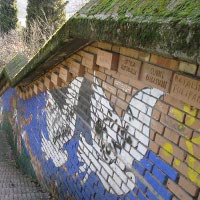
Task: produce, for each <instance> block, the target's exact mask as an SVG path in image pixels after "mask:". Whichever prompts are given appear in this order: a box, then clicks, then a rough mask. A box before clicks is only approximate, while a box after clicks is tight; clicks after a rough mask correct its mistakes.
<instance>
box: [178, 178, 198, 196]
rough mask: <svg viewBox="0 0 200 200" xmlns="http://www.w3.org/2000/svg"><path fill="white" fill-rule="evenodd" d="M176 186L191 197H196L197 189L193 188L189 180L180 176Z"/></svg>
mask: <svg viewBox="0 0 200 200" xmlns="http://www.w3.org/2000/svg"><path fill="white" fill-rule="evenodd" d="M178 184H179V185H180V186H181V187H182V188H183V189H184V190H185V191H186V192H188V193H189V194H190V195H191V196H193V197H196V196H197V194H198V191H199V188H198V187H197V186H195V185H194V184H193V183H192V182H191V181H190V180H189V179H186V178H185V177H184V176H182V175H181V176H180V178H179V182H178Z"/></svg>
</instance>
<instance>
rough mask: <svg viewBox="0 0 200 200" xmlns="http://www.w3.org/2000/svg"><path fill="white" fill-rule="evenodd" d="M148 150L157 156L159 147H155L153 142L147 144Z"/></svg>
mask: <svg viewBox="0 0 200 200" xmlns="http://www.w3.org/2000/svg"><path fill="white" fill-rule="evenodd" d="M149 149H150V150H151V151H153V152H154V153H155V154H158V151H159V145H157V144H156V143H155V142H154V141H150V143H149Z"/></svg>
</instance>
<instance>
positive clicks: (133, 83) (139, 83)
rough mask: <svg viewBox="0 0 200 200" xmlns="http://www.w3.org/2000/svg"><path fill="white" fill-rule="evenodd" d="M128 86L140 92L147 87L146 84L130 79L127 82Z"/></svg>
mask: <svg viewBox="0 0 200 200" xmlns="http://www.w3.org/2000/svg"><path fill="white" fill-rule="evenodd" d="M129 84H130V85H131V86H133V87H135V88H137V89H138V90H141V89H143V88H145V87H147V84H145V83H143V82H142V81H138V80H134V79H131V80H130V81H129Z"/></svg>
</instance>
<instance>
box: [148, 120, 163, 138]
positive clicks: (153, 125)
mask: <svg viewBox="0 0 200 200" xmlns="http://www.w3.org/2000/svg"><path fill="white" fill-rule="evenodd" d="M150 127H151V128H152V129H153V130H155V131H156V132H158V133H160V134H161V135H162V134H163V131H164V126H163V125H162V124H161V123H160V122H158V121H156V120H154V119H151V126H150Z"/></svg>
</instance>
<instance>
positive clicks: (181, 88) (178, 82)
mask: <svg viewBox="0 0 200 200" xmlns="http://www.w3.org/2000/svg"><path fill="white" fill-rule="evenodd" d="M170 95H172V96H173V97H174V98H176V99H179V100H181V101H184V102H185V103H187V104H190V105H192V106H194V107H196V108H199V109H200V80H195V79H192V78H189V77H186V76H183V75H179V74H175V75H174V78H173V82H172V87H171V90H170Z"/></svg>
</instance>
